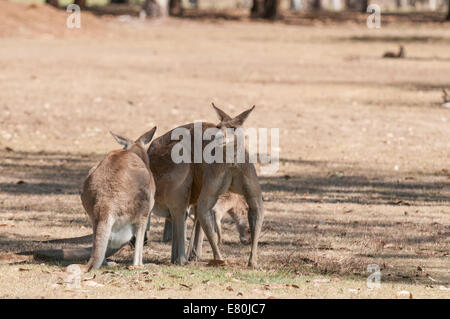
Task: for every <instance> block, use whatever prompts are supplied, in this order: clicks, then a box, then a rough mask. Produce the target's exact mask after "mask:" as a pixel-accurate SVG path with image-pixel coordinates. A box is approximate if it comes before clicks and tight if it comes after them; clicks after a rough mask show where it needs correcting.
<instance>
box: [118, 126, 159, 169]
mask: <svg viewBox="0 0 450 319" xmlns="http://www.w3.org/2000/svg"><path fill="white" fill-rule="evenodd" d="M155 131H156V126H155V127H154V128H152V129H151V130H150V131H147V132H145V133H144V134H142V135H141V136H140V137H139V138H138V139H137V140H136V141H134V142H133V141H132V140H130V139H129V138H126V137H122V136H120V135H117V134H114V133H113V132H110V133H111V135H112V136H113V137H114V138H115V140H116V141H117V143H119V144H120V145H122V146H123V149H125V150H128V151H130V152H133V153H136V155H138V156H139V157H140V158H141V159H142V160H143V161H144V163H145V164H146V165H147V166H149V161H148V155H147V152H146V150H145V145H147V144H148V143H150V141H151V140H152V138H153V135H154V134H155Z"/></svg>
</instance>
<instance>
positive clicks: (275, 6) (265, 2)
mask: <svg viewBox="0 0 450 319" xmlns="http://www.w3.org/2000/svg"><path fill="white" fill-rule="evenodd" d="M279 8H280V0H253V5H252V9H251V11H250V16H251V17H252V18H263V19H276V18H277V17H278V15H279Z"/></svg>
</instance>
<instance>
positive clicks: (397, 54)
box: [383, 45, 405, 58]
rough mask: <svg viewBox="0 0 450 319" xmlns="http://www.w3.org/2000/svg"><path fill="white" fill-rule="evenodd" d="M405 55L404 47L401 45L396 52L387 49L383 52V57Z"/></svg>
mask: <svg viewBox="0 0 450 319" xmlns="http://www.w3.org/2000/svg"><path fill="white" fill-rule="evenodd" d="M404 57H405V48H404V47H403V45H400V46H399V48H398V53H395V52H392V51H388V52H385V53H384V55H383V58H404Z"/></svg>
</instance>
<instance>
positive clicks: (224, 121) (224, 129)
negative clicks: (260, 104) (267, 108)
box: [212, 103, 255, 144]
mask: <svg viewBox="0 0 450 319" xmlns="http://www.w3.org/2000/svg"><path fill="white" fill-rule="evenodd" d="M212 106H213V108H214V110H215V111H216V113H217V116H218V117H219V120H220V122H219V124H217V125H216V127H217V128H218V129H219V130H220V134H222V136H225V137H226V139H225V141H224V144H227V143H231V142H234V132H235V131H234V130H236V129H239V128H241V127H242V125H243V124H244V122H245V121H246V120H247V118H248V116H249V115H250V113H251V112H252V111H253V109H254V108H255V106H254V105H253V106H252V107H251V108H250V109H248V110H247V111H244V112H242V113H241V114H239V115H238V116H236V117H233V118H232V117H231V116H229V115H228V114H227V113H225V112H224V111H222V110H221V109H219V108H218V107H217V106H215V105H214V103H212ZM229 129H231V131H232V132H233V134H232V135H231V136H230V134H229V132H230V130H229Z"/></svg>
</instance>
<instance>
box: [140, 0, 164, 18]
mask: <svg viewBox="0 0 450 319" xmlns="http://www.w3.org/2000/svg"><path fill="white" fill-rule="evenodd" d="M142 10H143V11H144V12H145V14H146V15H148V16H150V17H154V18H159V17H162V16H166V15H167V12H164V11H167V7H165V8H162V7H161V5H160V3H159V2H158V1H156V0H145V2H144V4H143V5H142Z"/></svg>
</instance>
